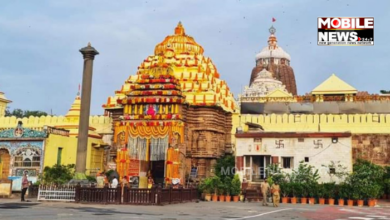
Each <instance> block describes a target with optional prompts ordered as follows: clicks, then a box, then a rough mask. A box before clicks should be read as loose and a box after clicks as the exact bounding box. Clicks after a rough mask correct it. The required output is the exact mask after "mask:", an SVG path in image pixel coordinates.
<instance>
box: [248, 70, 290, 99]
mask: <svg viewBox="0 0 390 220" xmlns="http://www.w3.org/2000/svg"><path fill="white" fill-rule="evenodd" d="M276 89H279V90H281V91H284V92H286V93H288V91H287V90H286V86H285V85H283V83H282V82H281V81H279V80H276V79H274V77H273V76H272V73H271V72H269V71H267V70H266V69H263V70H262V71H260V72H259V73H258V75H257V77H256V78H255V79H254V81H253V83H252V85H251V86H250V87H249V88H246V89H245V91H244V94H243V96H244V97H263V96H267V95H268V94H270V93H271V92H273V91H275V90H276Z"/></svg>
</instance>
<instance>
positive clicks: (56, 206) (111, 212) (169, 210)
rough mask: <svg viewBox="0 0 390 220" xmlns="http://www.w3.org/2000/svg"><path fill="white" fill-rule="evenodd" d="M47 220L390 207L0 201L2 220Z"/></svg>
mask: <svg viewBox="0 0 390 220" xmlns="http://www.w3.org/2000/svg"><path fill="white" fill-rule="evenodd" d="M8 219H12V220H24V219H26V220H46V219H50V220H52V219H63V220H76V219H88V220H89V219H91V220H98V219H113V220H114V219H115V220H121V219H148V220H189V219H194V220H206V219H224V220H241V219H242V220H243V219H248V220H252V219H283V220H285V219H286V220H287V219H288V220H291V219H295V220H301V219H305V220H306V219H310V220H327V219H331V220H336V219H337V220H341V219H343V220H344V219H345V220H352V219H360V220H374V219H378V220H379V219H381V220H384V219H389V220H390V207H376V208H367V207H361V208H359V207H338V206H327V205H322V206H320V205H314V206H309V205H291V204H281V206H280V207H278V208H274V207H271V206H268V207H263V206H261V203H255V202H254V203H242V202H239V203H220V202H199V203H184V204H174V205H166V206H131V205H85V204H75V203H60V202H43V203H37V202H28V203H21V202H17V201H16V200H6V199H0V220H8Z"/></svg>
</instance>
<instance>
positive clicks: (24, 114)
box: [5, 108, 48, 118]
mask: <svg viewBox="0 0 390 220" xmlns="http://www.w3.org/2000/svg"><path fill="white" fill-rule="evenodd" d="M47 115H48V114H47V113H46V112H44V111H29V110H25V111H23V110H22V109H20V108H16V109H14V110H12V111H11V110H10V109H9V108H7V109H6V110H5V116H15V117H17V118H23V117H30V116H36V117H41V116H47Z"/></svg>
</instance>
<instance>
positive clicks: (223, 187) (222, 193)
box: [217, 181, 226, 202]
mask: <svg viewBox="0 0 390 220" xmlns="http://www.w3.org/2000/svg"><path fill="white" fill-rule="evenodd" d="M217 191H218V199H219V201H220V202H224V201H225V192H226V185H225V183H224V182H222V181H219V185H218V190H217Z"/></svg>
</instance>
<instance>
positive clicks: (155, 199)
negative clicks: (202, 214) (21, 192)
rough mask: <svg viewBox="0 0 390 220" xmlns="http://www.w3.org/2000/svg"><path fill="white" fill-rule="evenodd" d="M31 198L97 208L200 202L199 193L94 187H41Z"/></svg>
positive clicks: (32, 189) (31, 192)
mask: <svg viewBox="0 0 390 220" xmlns="http://www.w3.org/2000/svg"><path fill="white" fill-rule="evenodd" d="M28 196H29V198H35V197H37V200H38V201H66V202H77V203H95V204H133V205H165V204H174V203H183V202H191V201H196V200H197V199H198V190H197V188H196V187H189V188H182V187H180V188H177V189H174V188H161V187H158V186H155V187H153V188H152V189H134V188H128V187H120V186H118V188H108V187H107V186H105V187H104V188H96V187H94V186H91V187H90V186H80V185H77V186H74V185H61V186H55V185H49V186H46V185H41V186H39V187H38V186H30V187H29V195H28Z"/></svg>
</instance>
